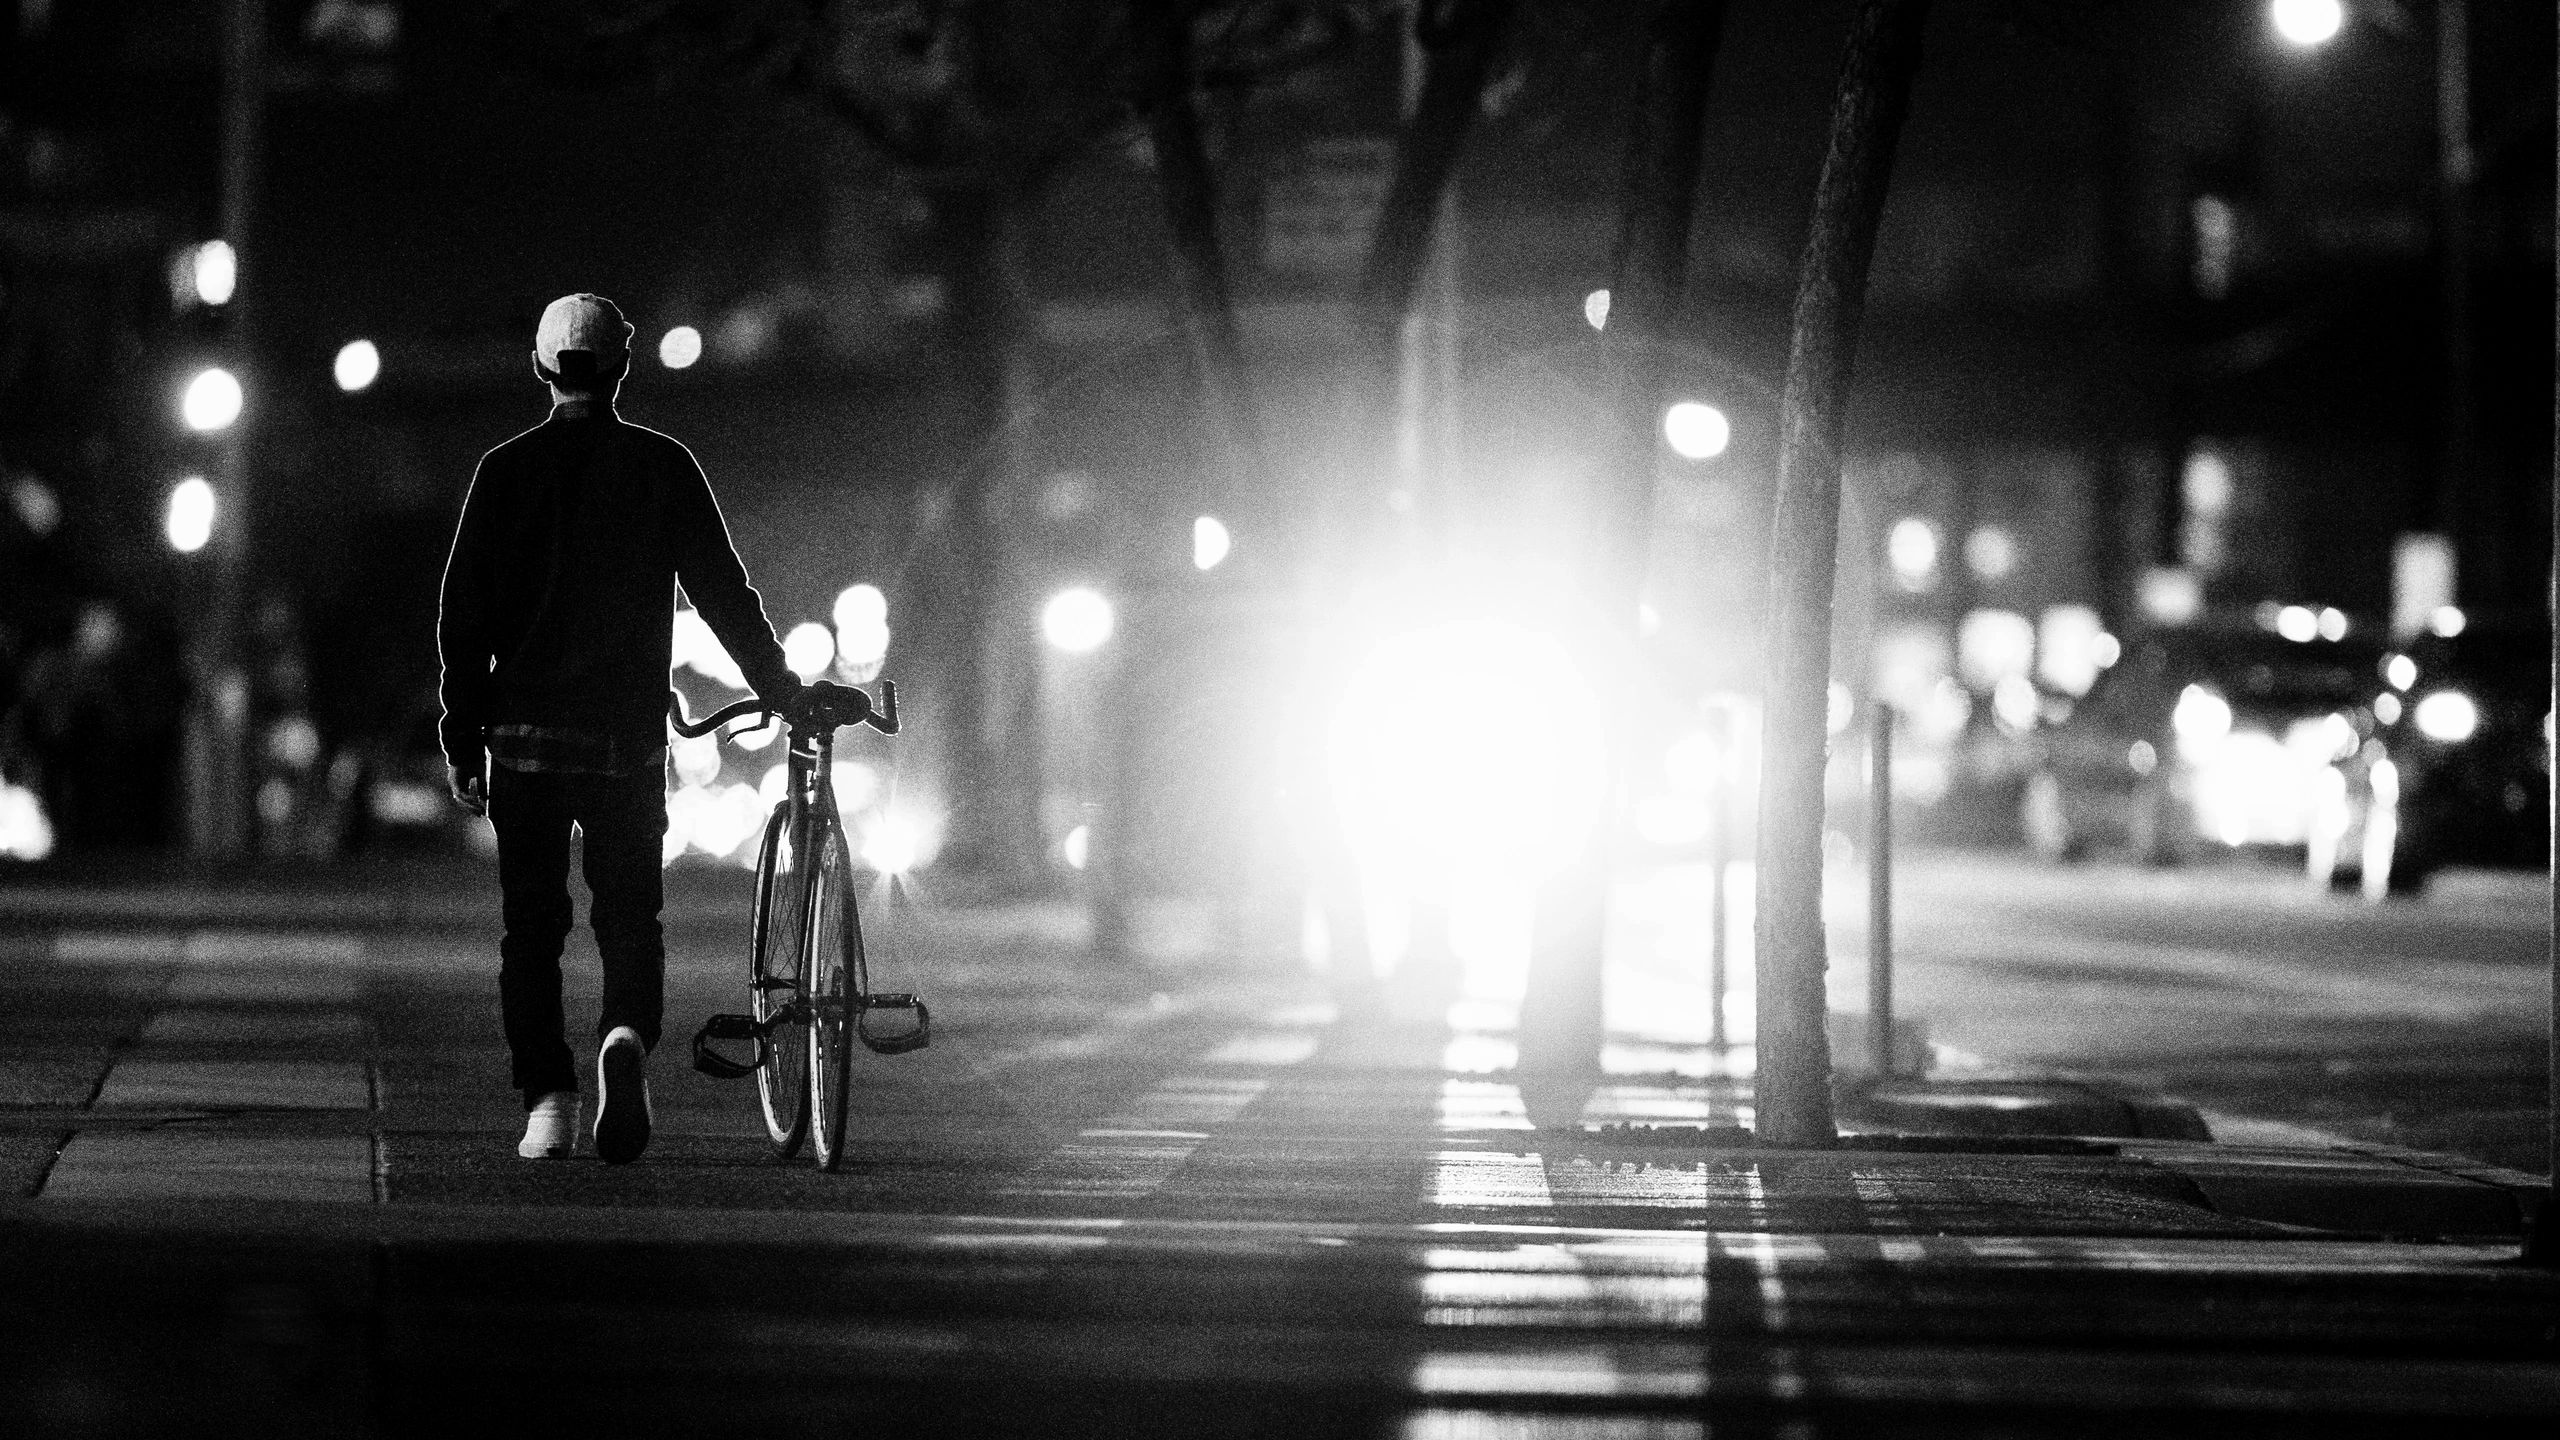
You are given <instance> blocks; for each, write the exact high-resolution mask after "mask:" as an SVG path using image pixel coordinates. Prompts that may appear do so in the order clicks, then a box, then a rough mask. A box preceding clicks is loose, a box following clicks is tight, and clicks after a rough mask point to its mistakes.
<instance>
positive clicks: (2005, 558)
mask: <svg viewBox="0 0 2560 1440" xmlns="http://www.w3.org/2000/svg"><path fill="white" fill-rule="evenodd" d="M1964 563H1965V566H1966V568H1967V569H1970V570H1971V571H1973V573H1974V574H1976V575H1978V576H1980V577H1982V578H1983V579H1985V580H2006V579H2008V578H2009V575H2010V573H2011V572H2012V571H2014V570H2016V569H2017V568H2018V542H2017V539H2016V537H2014V536H2012V535H2011V534H2010V533H2009V532H2008V531H2006V530H2003V529H2001V528H2000V527H1999V526H1997V525H1985V526H1983V527H1982V528H1980V529H1978V530H1976V531H1974V532H1973V533H1972V534H1970V535H1967V536H1966V537H1964Z"/></svg>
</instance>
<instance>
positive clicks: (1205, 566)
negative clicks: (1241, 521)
mask: <svg viewBox="0 0 2560 1440" xmlns="http://www.w3.org/2000/svg"><path fill="white" fill-rule="evenodd" d="M1234 546H1235V537H1233V536H1231V535H1229V534H1228V533H1227V527H1226V524H1225V522H1224V521H1221V520H1220V519H1218V517H1217V516H1215V515H1203V516H1201V517H1200V518H1199V519H1197V520H1194V521H1192V522H1191V568H1192V569H1194V570H1215V569H1217V568H1218V562H1219V561H1221V560H1224V559H1226V558H1227V551H1229V550H1230V549H1233V548H1234Z"/></svg>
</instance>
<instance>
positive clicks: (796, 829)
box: [667, 681, 932, 1079]
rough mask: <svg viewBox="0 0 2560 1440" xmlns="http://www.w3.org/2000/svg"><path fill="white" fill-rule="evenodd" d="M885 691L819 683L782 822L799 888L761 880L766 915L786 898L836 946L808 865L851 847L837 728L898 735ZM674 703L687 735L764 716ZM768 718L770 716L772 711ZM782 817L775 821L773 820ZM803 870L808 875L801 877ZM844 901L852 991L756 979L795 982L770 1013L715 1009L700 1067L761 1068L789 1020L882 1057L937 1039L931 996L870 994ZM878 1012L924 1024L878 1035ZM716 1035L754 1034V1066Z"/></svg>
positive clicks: (847, 984)
mask: <svg viewBox="0 0 2560 1440" xmlns="http://www.w3.org/2000/svg"><path fill="white" fill-rule="evenodd" d="M880 695H881V698H880V701H879V704H878V705H877V706H874V704H873V703H872V700H871V697H870V696H869V695H868V694H867V693H865V692H864V691H862V690H860V689H857V688H851V687H844V686H835V685H819V686H816V687H813V688H812V691H811V701H810V703H809V705H808V708H807V709H806V711H805V712H804V714H803V717H802V720H801V723H797V724H793V725H791V727H790V738H789V742H788V744H787V746H786V756H787V758H786V762H785V763H786V765H787V767H788V768H787V769H786V771H785V777H786V788H785V793H784V797H783V806H782V810H781V813H780V814H779V815H778V816H777V817H775V820H778V821H779V823H780V825H781V827H782V835H783V837H784V838H785V841H786V843H787V844H788V845H789V846H790V847H791V853H792V854H794V855H795V856H801V857H806V858H805V859H804V862H803V866H802V868H801V870H800V871H799V872H798V873H797V874H796V875H795V877H794V878H793V879H792V880H791V881H789V882H784V883H787V885H788V887H789V890H790V892H791V893H789V894H787V895H776V894H774V893H772V887H773V886H774V885H775V884H776V883H777V881H776V879H775V877H773V876H772V875H770V874H767V875H766V876H765V877H764V879H763V881H762V882H761V883H762V884H763V885H764V886H765V887H766V888H765V890H764V891H763V892H761V893H759V894H758V895H757V897H756V902H757V903H756V910H757V913H758V914H759V915H770V914H772V907H773V905H774V904H775V903H776V902H777V901H779V902H781V903H784V904H790V905H796V906H799V907H800V914H799V916H798V921H799V923H798V924H797V925H794V926H792V927H791V929H792V933H794V934H796V935H798V936H800V937H801V943H802V944H804V945H816V944H820V943H828V942H827V940H825V939H822V938H821V937H819V936H817V935H816V934H815V933H814V932H815V930H816V924H815V922H816V919H817V898H818V882H817V880H816V878H815V872H814V871H813V870H811V869H809V868H808V867H809V866H813V865H816V864H818V863H821V862H820V860H819V858H818V857H822V856H824V855H826V854H827V853H828V850H827V842H828V841H830V840H832V841H833V842H834V843H835V845H836V846H838V847H840V853H843V854H845V855H847V856H850V855H851V853H852V849H851V846H852V841H851V838H850V837H849V836H848V835H847V834H846V833H845V828H844V817H843V814H842V812H841V811H840V810H838V808H837V805H836V796H835V786H834V784H833V777H834V764H835V732H836V731H837V730H838V729H839V728H841V727H843V726H847V725H858V724H859V725H869V726H871V727H872V728H873V729H875V730H878V731H880V732H881V733H882V734H884V735H894V734H896V733H898V692H897V687H896V686H894V685H892V684H890V683H888V682H886V681H883V682H882V683H881V687H880ZM667 703H668V715H669V718H670V719H671V720H673V721H674V722H675V729H676V731H677V733H678V734H681V735H686V736H700V735H707V734H710V733H712V732H713V731H715V730H717V729H719V727H720V726H722V725H724V724H726V723H728V722H729V721H731V720H734V719H740V718H743V717H745V716H747V715H751V714H757V713H762V712H761V711H760V707H759V706H758V705H757V703H756V702H755V701H753V700H743V701H738V702H735V703H733V704H730V705H727V706H724V707H722V708H721V709H720V710H719V711H717V712H715V713H714V714H712V715H710V716H708V717H706V718H705V719H703V720H700V721H695V720H691V719H690V718H688V717H687V716H686V715H685V713H684V706H683V703H682V701H681V700H680V699H679V698H678V697H676V696H674V695H673V694H670V695H669V696H668V697H667ZM767 723H771V721H770V718H768V720H767ZM775 820H769V821H768V822H767V823H768V825H771V824H773V823H775ZM802 876H806V877H808V878H800V877H802ZM843 904H845V905H846V906H847V907H848V910H849V913H848V916H847V923H846V925H845V927H844V931H845V933H846V934H847V935H849V936H850V938H851V945H850V947H849V949H850V953H849V954H848V955H847V956H846V957H845V961H846V963H845V965H844V993H842V994H837V995H813V994H810V993H809V979H810V975H811V972H812V970H813V968H814V967H813V966H811V965H806V964H803V965H798V966H795V967H793V968H794V970H795V971H796V972H797V974H798V977H799V978H797V979H796V980H792V981H788V982H775V981H772V980H766V979H759V980H758V982H757V984H758V985H759V986H760V987H771V988H776V989H778V988H788V989H790V990H791V991H792V992H793V993H792V994H791V995H790V996H789V997H788V998H787V999H786V1000H784V1001H783V1003H782V1004H781V1005H780V1006H777V1007H774V1008H773V1009H772V1011H771V1012H770V1013H769V1014H767V1015H766V1017H765V1018H764V1019H762V1020H757V1019H755V1018H753V1017H751V1016H744V1015H714V1016H712V1017H711V1018H710V1019H709V1020H708V1021H707V1022H705V1024H704V1025H703V1027H702V1029H701V1030H700V1031H699V1032H697V1033H696V1034H695V1036H694V1046H693V1049H694V1068H695V1069H697V1070H700V1071H702V1072H703V1073H705V1074H707V1075H712V1076H714V1077H717V1078H721V1079H739V1078H743V1077H745V1076H746V1075H749V1074H752V1073H754V1072H755V1071H756V1070H758V1069H760V1068H761V1067H762V1066H763V1065H764V1064H765V1063H766V1059H767V1055H768V1046H769V1044H770V1037H771V1035H772V1033H773V1032H774V1031H775V1030H776V1029H778V1028H779V1027H781V1026H783V1025H806V1026H810V1027H811V1028H812V1030H813V1031H814V1030H815V1029H817V1028H818V1027H820V1026H822V1025H824V1026H837V1027H842V1031H840V1033H842V1032H844V1031H849V1032H850V1033H851V1034H852V1035H853V1036H854V1037H855V1038H857V1039H859V1040H860V1041H861V1042H862V1044H863V1046H864V1048H866V1049H868V1050H871V1051H873V1052H874V1053H877V1054H882V1055H898V1054H904V1053H906V1052H908V1051H911V1050H920V1049H923V1048H924V1047H925V1046H926V1045H928V1044H930V1043H931V1034H932V1012H931V1011H930V1010H929V1009H928V1008H927V1007H926V1006H925V1003H924V1001H923V1000H922V998H920V997H918V996H916V995H913V994H873V993H871V990H870V971H869V961H868V957H867V955H866V954H865V946H864V943H863V940H862V926H861V918H860V908H861V907H860V903H859V901H858V900H857V899H856V897H855V896H854V895H853V894H852V893H851V892H850V890H848V891H847V892H846V893H845V895H844V897H843ZM768 993H769V992H768ZM873 1010H911V1011H913V1012H914V1013H915V1020H916V1024H915V1028H914V1029H912V1030H909V1031H907V1032H905V1033H903V1034H899V1035H891V1036H885V1037H883V1036H875V1035H873V1034H871V1033H870V1030H869V1029H868V1027H867V1026H866V1025H865V1024H864V1020H865V1017H866V1016H867V1015H868V1014H869V1012H871V1011H873ZM715 1039H721V1040H752V1041H754V1043H755V1046H756V1051H755V1058H754V1059H753V1060H752V1061H750V1062H747V1063H745V1064H740V1063H739V1062H737V1061H734V1060H731V1059H729V1058H728V1057H726V1056H723V1055H721V1054H719V1053H718V1052H717V1051H715V1050H713V1049H712V1048H711V1047H710V1044H709V1042H710V1041H712V1040H715Z"/></svg>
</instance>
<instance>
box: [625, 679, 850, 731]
mask: <svg viewBox="0 0 2560 1440" xmlns="http://www.w3.org/2000/svg"><path fill="white" fill-rule="evenodd" d="M802 696H803V698H802V703H801V716H800V719H799V720H798V721H797V722H796V723H797V724H799V725H803V726H813V727H814V726H825V727H827V728H829V729H833V728H835V727H836V726H839V725H868V726H870V727H871V728H872V729H874V730H877V731H879V732H880V733H881V734H883V735H895V734H897V733H898V685H897V682H896V681H894V680H883V681H881V682H880V700H879V703H878V704H877V705H875V704H873V703H872V699H871V696H870V695H869V694H868V693H867V692H865V691H864V690H863V689H862V688H861V687H860V686H856V685H837V684H834V683H832V682H830V681H825V680H821V681H819V682H818V683H816V684H814V685H812V686H810V687H809V688H808V689H807V690H806V691H804V692H802ZM773 713H774V712H773V711H771V710H769V709H767V708H766V707H765V704H764V702H763V701H761V700H759V699H757V698H756V697H754V696H752V695H750V696H748V697H747V698H746V699H744V700H732V701H730V702H729V703H728V704H726V705H723V706H721V707H720V708H719V709H717V710H714V711H712V712H711V713H710V714H709V715H707V716H704V717H703V718H702V719H700V720H696V719H694V718H692V717H691V716H689V715H687V714H685V709H684V697H683V696H682V695H679V694H677V693H676V692H675V691H673V690H670V691H668V692H667V720H668V723H670V724H672V725H674V726H675V730H676V733H677V734H679V735H682V736H684V737H685V738H686V739H689V740H690V739H698V738H700V737H701V736H704V735H708V734H710V733H711V732H712V731H714V730H717V729H719V728H720V727H721V726H723V725H726V724H728V723H729V722H730V721H732V720H742V719H745V718H746V717H747V716H749V715H763V716H765V717H766V722H765V723H770V722H771V719H772V716H773ZM784 718H785V719H786V720H788V719H789V717H787V716H786V717H784ZM749 728H750V729H762V728H763V725H762V724H758V725H754V726H750V727H749Z"/></svg>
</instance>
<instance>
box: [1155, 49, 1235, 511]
mask: <svg viewBox="0 0 2560 1440" xmlns="http://www.w3.org/2000/svg"><path fill="white" fill-rule="evenodd" d="M1193 9H1194V7H1193V6H1192V5H1190V4H1187V3H1183V0H1158V3H1157V4H1156V5H1155V6H1154V13H1153V14H1152V15H1151V16H1150V17H1149V23H1150V24H1151V25H1152V26H1153V33H1152V34H1151V35H1150V37H1149V52H1150V53H1149V56H1148V59H1149V67H1148V68H1149V71H1150V78H1149V100H1148V104H1147V137H1148V139H1149V140H1150V141H1151V142H1152V143H1153V145H1154V148H1155V160H1156V188H1157V191H1158V193H1159V194H1160V195H1161V197H1162V198H1163V200H1164V216H1165V228H1166V230H1167V231H1168V233H1169V234H1170V236H1171V239H1172V242H1173V253H1172V257H1171V258H1172V262H1173V279H1174V292H1175V294H1176V295H1177V296H1178V297H1180V301H1181V310H1182V328H1183V334H1184V336H1185V337H1186V338H1187V339H1188V340H1189V341H1190V345H1191V359H1192V368H1193V370H1194V372H1195V374H1196V375H1197V377H1198V380H1199V384H1200V394H1201V399H1202V401H1203V402H1204V404H1205V405H1206V407H1207V411H1208V419H1209V431H1210V437H1211V444H1212V445H1213V446H1214V447H1215V449H1216V452H1217V453H1216V454H1215V455H1214V456H1213V457H1212V459H1211V464H1210V467H1209V470H1210V474H1211V475H1213V476H1215V477H1216V480H1217V485H1216V494H1217V498H1218V499H1219V500H1220V501H1222V502H1223V501H1225V500H1227V499H1229V498H1230V497H1233V496H1236V495H1241V494H1249V493H1251V482H1252V479H1253V475H1254V471H1255V469H1256V460H1255V457H1256V455H1257V452H1258V451H1259V449H1260V440H1259V436H1260V431H1261V426H1260V424H1259V421H1258V418H1257V416H1256V414H1255V411H1254V405H1253V387H1252V381H1251V379H1250V378H1249V377H1248V375H1247V374H1246V371H1245V363H1244V344H1243V341H1242V340H1241V338H1240V337H1239V336H1238V333H1237V328H1236V311H1235V297H1234V294H1233V292H1232V291H1231V290H1230V289H1229V288H1228V284H1227V262H1226V249H1225V246H1224V245H1223V244H1222V243H1221V241H1220V239H1219V235H1218V182H1217V177H1216V176H1215V175H1213V174H1212V173H1211V172H1210V169H1209V152H1208V148H1207V147H1206V146H1205V145H1204V144H1203V143H1202V142H1201V138H1200V117H1199V114H1198V112H1196V111H1195V110H1193V109H1192V104H1191V92H1192V74H1191V69H1192V56H1191V12H1192V10H1193Z"/></svg>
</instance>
